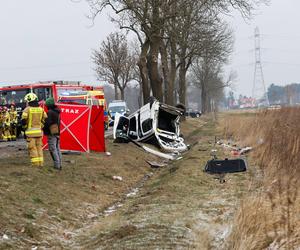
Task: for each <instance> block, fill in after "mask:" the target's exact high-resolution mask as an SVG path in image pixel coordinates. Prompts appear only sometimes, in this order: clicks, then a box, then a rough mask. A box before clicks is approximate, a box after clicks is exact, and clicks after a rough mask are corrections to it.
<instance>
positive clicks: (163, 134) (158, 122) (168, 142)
mask: <svg viewBox="0 0 300 250" xmlns="http://www.w3.org/2000/svg"><path fill="white" fill-rule="evenodd" d="M182 115H183V110H181V109H179V108H176V107H173V106H169V105H166V104H163V103H160V102H158V101H156V100H154V101H153V102H151V103H148V104H146V105H144V106H143V107H141V108H140V109H139V110H138V111H136V112H134V113H133V114H131V115H130V116H127V117H126V116H124V115H121V114H119V113H116V116H115V122H114V128H113V135H114V139H115V140H123V141H131V140H133V141H137V142H139V141H140V142H146V143H151V144H155V145H157V146H159V147H161V148H162V149H163V150H164V151H167V152H183V151H186V150H187V149H188V148H187V146H186V144H185V143H184V139H183V138H182V137H181V136H180V129H179V119H180V116H182Z"/></svg>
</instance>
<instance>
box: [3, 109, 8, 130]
mask: <svg viewBox="0 0 300 250" xmlns="http://www.w3.org/2000/svg"><path fill="white" fill-rule="evenodd" d="M3 123H4V127H9V126H10V116H9V113H8V112H7V111H6V112H4V113H3Z"/></svg>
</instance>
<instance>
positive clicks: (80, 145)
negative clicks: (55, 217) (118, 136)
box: [43, 104, 105, 152]
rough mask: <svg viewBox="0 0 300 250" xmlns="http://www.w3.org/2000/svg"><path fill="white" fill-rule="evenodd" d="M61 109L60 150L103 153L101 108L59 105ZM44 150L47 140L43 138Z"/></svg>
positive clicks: (102, 111) (102, 115) (102, 113)
mask: <svg viewBox="0 0 300 250" xmlns="http://www.w3.org/2000/svg"><path fill="white" fill-rule="evenodd" d="M58 107H59V108H60V109H61V125H60V147H61V150H68V151H80V152H90V150H92V151H97V152H105V139H104V110H103V107H102V106H86V105H73V104H59V105H58ZM43 141H44V148H46V147H47V146H48V145H47V139H46V138H44V140H43Z"/></svg>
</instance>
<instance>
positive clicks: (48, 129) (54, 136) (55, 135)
mask: <svg viewBox="0 0 300 250" xmlns="http://www.w3.org/2000/svg"><path fill="white" fill-rule="evenodd" d="M45 105H46V106H47V108H48V112H47V116H48V117H47V119H46V121H45V126H44V134H45V135H46V136H47V138H48V147H49V152H50V155H51V157H52V159H53V162H54V168H55V169H58V170H61V169H62V166H61V165H62V156H61V152H60V138H59V136H60V110H59V108H58V107H57V106H56V105H55V103H54V99H53V98H48V99H47V100H46V102H45Z"/></svg>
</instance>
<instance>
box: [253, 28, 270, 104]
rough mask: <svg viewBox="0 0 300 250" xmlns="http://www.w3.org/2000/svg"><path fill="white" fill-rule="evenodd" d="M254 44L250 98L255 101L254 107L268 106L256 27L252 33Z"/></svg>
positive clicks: (258, 35) (258, 34)
mask: <svg viewBox="0 0 300 250" xmlns="http://www.w3.org/2000/svg"><path fill="white" fill-rule="evenodd" d="M254 43H255V48H254V53H255V63H254V65H255V66H254V78H253V88H252V98H254V99H255V100H256V105H257V104H258V103H263V104H264V105H266V106H269V99H268V94H267V92H266V86H265V81H264V74H263V68H262V64H261V50H260V33H259V29H258V27H256V28H255V31H254Z"/></svg>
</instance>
